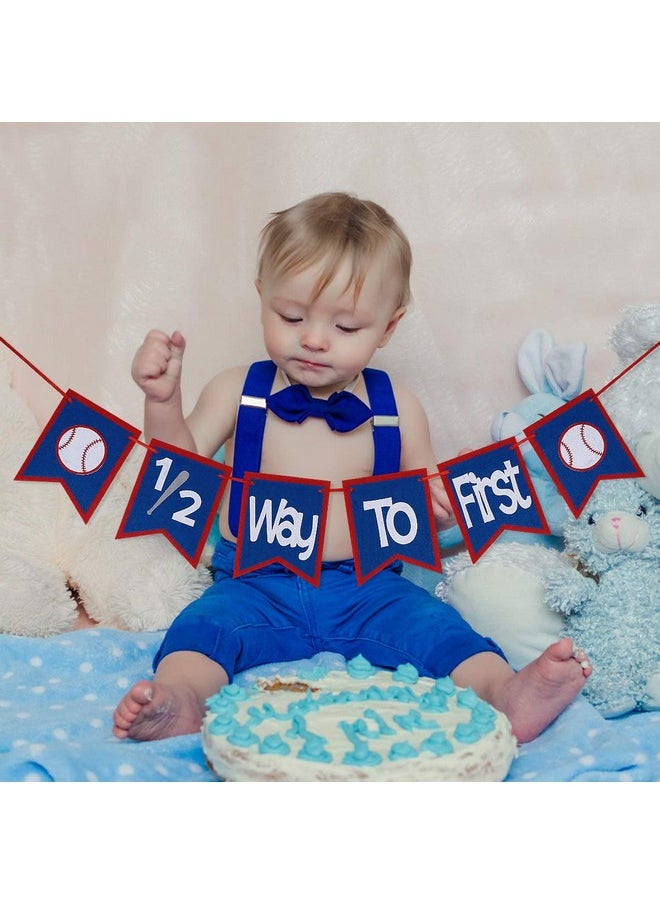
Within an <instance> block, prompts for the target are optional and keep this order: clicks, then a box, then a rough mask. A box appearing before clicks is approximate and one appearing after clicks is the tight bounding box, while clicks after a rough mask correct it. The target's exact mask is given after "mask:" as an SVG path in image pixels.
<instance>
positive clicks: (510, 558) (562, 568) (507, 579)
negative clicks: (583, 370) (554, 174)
mask: <svg viewBox="0 0 660 904" xmlns="http://www.w3.org/2000/svg"><path fill="white" fill-rule="evenodd" d="M659 339H660V306H658V305H643V306H641V307H636V308H630V309H628V310H627V311H626V312H625V313H624V315H623V316H622V319H621V321H620V322H619V323H618V324H617V326H616V327H615V329H614V330H613V333H612V337H611V340H610V341H611V345H612V347H613V348H614V350H615V351H616V352H617V355H618V356H619V359H620V366H619V367H618V368H617V371H616V373H615V374H614V375H613V376H617V375H618V374H620V373H621V372H622V371H623V370H624V369H625V368H626V367H628V365H630V364H632V363H633V362H634V361H636V360H637V359H638V358H639V357H640V355H642V354H643V353H644V352H645V351H646V350H647V349H649V348H651V347H652V346H653V345H654V344H655V343H656V342H658V341H659ZM600 398H601V400H602V402H603V405H604V406H605V407H606V408H607V409H608V411H609V413H610V416H611V417H612V419H613V421H614V423H615V424H616V425H617V427H618V428H619V430H620V432H621V434H622V436H623V437H624V440H625V441H626V443H627V444H628V445H629V446H630V448H631V450H632V451H633V453H634V454H635V456H636V458H637V460H638V462H639V464H640V466H641V467H642V469H643V470H644V472H645V477H644V478H643V479H640V480H639V481H638V483H640V484H643V486H644V488H645V489H646V490H647V491H648V492H650V493H651V494H652V495H653V496H655V497H660V352H658V351H656V352H654V353H653V354H652V355H649V356H648V357H647V358H645V359H644V361H642V362H641V363H640V364H638V365H636V366H635V367H634V368H633V369H632V370H631V371H629V372H628V373H627V374H626V375H625V376H623V377H622V378H621V379H620V380H616V381H615V382H614V383H613V385H612V386H611V387H610V388H609V389H608V390H607V391H606V392H604V393H603V394H602V395H601V397H600ZM606 483H607V484H610V483H612V484H617V483H619V481H607V482H606ZM566 523H567V522H566ZM656 569H657V565H656ZM573 570H574V563H573V562H572V560H571V559H569V558H568V556H567V555H566V554H564V553H562V552H560V551H558V550H552V549H544V548H542V547H540V546H538V545H523V544H522V543H519V542H511V543H509V542H507V543H503V542H497V543H495V544H494V545H493V546H492V547H491V548H490V549H489V550H487V552H486V553H485V555H484V556H482V557H481V558H480V559H479V561H478V562H477V563H476V564H474V565H473V564H472V563H471V560H470V558H469V556H468V555H467V553H461V554H460V555H458V556H454V557H453V558H448V559H446V560H444V561H443V575H442V579H441V581H440V583H439V584H438V585H437V588H436V594H437V596H439V597H440V599H442V600H444V601H445V602H447V603H449V604H450V605H452V606H454V608H456V609H458V611H459V612H461V614H462V615H463V616H464V617H465V618H466V619H467V620H468V621H470V622H471V623H472V624H474V626H475V627H476V628H477V630H479V631H480V632H481V633H483V634H486V635H488V636H490V637H492V638H493V639H494V640H495V641H496V642H497V643H498V644H499V645H500V647H501V648H502V649H503V650H504V653H505V654H506V656H507V658H508V659H509V662H510V663H511V665H512V666H513V667H514V668H517V669H518V668H522V667H523V666H525V665H526V664H527V663H528V662H530V660H531V659H533V658H535V657H536V656H538V655H539V654H540V653H541V652H542V651H543V650H544V649H545V648H546V647H547V646H548V644H549V643H552V642H553V641H554V640H556V639H557V638H558V637H559V636H560V635H561V634H562V633H565V630H566V627H565V616H564V614H563V613H562V612H561V611H552V610H550V609H549V608H548V607H547V605H546V591H545V585H544V579H545V575H546V574H547V573H549V572H551V571H552V572H554V573H555V574H563V573H564V572H573ZM655 581H656V584H657V582H658V573H657V570H656V574H655ZM654 618H655V620H656V623H657V613H656V614H655V615H654ZM587 650H589V648H588V646H587ZM589 652H591V651H589ZM590 681H591V679H590ZM645 693H646V694H647V695H648V701H649V705H650V701H651V700H654V699H655V700H658V699H660V670H659V671H658V672H656V674H655V675H651V676H649V678H648V682H647V687H646V691H645ZM623 705H624V704H622V706H623Z"/></svg>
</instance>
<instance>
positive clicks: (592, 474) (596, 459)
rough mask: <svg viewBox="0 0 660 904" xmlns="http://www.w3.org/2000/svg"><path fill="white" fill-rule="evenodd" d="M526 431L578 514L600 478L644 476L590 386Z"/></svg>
mask: <svg viewBox="0 0 660 904" xmlns="http://www.w3.org/2000/svg"><path fill="white" fill-rule="evenodd" d="M525 435H526V436H527V438H528V439H529V441H530V443H531V444H532V445H533V446H534V448H535V449H536V451H537V453H538V455H539V458H541V460H542V461H543V464H544V465H545V466H546V468H547V469H548V471H549V473H550V476H551V477H552V479H553V481H554V482H555V484H556V485H557V489H558V490H559V492H560V493H561V494H562V496H563V497H564V499H565V500H566V503H567V505H568V507H569V508H570V510H571V512H572V513H573V515H575V517H576V518H577V517H578V516H579V515H580V512H581V511H582V510H583V508H584V507H585V505H586V503H587V500H588V499H589V497H590V496H591V494H592V493H593V491H594V489H595V488H596V485H597V484H598V482H599V481H601V480H612V479H615V478H618V477H643V476H644V472H643V471H642V470H641V468H640V467H639V465H638V464H637V462H636V461H635V459H634V458H633V456H632V454H631V453H630V451H629V450H628V447H627V446H626V444H625V443H624V441H623V439H622V438H621V435H620V434H619V431H618V430H617V429H616V427H615V426H614V424H613V423H612V420H611V419H610V416H609V415H608V413H607V411H606V410H605V409H604V408H603V405H602V404H601V402H600V400H599V399H598V398H597V397H596V394H595V393H594V392H593V390H591V389H588V390H587V391H586V392H583V393H582V395H579V396H578V397H577V398H576V399H574V400H573V401H572V402H568V403H567V404H566V405H563V406H562V407H561V408H559V409H557V411H553V412H552V414H549V415H547V416H546V417H544V418H543V419H542V420H540V421H537V422H536V423H535V424H532V426H531V427H528V428H527V429H526V430H525Z"/></svg>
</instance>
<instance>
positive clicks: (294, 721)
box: [286, 715, 309, 738]
mask: <svg viewBox="0 0 660 904" xmlns="http://www.w3.org/2000/svg"><path fill="white" fill-rule="evenodd" d="M289 718H291V728H289V729H288V731H287V733H286V736H287V738H305V737H306V736H307V735H308V734H309V732H308V731H307V723H306V722H305V717H304V716H299V715H293V716H289Z"/></svg>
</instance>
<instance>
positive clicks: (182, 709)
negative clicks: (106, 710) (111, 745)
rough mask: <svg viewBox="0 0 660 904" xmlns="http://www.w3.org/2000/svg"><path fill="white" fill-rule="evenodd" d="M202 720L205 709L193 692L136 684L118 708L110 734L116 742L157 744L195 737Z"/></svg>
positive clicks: (159, 684) (167, 686)
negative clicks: (186, 735) (157, 742)
mask: <svg viewBox="0 0 660 904" xmlns="http://www.w3.org/2000/svg"><path fill="white" fill-rule="evenodd" d="M203 717H204V707H203V706H202V705H201V704H200V702H199V698H198V696H197V694H196V693H195V691H194V690H193V689H192V688H189V687H185V686H184V687H181V686H176V687H173V686H171V685H169V684H162V683H159V682H156V681H138V683H137V684H135V685H133V687H132V688H131V689H130V691H129V692H128V693H127V694H126V696H125V697H123V699H122V700H121V701H120V703H119V705H118V706H117V708H116V710H115V713H114V728H113V729H112V733H113V734H114V735H115V736H116V737H118V738H132V739H133V740H135V741H157V740H160V739H161V738H171V737H174V736H175V735H183V734H195V733H196V732H198V731H199V730H200V728H201V724H202V719H203Z"/></svg>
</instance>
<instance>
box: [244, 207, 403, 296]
mask: <svg viewBox="0 0 660 904" xmlns="http://www.w3.org/2000/svg"><path fill="white" fill-rule="evenodd" d="M381 254H382V255H383V257H382V260H384V261H385V260H386V261H387V263H388V264H390V265H393V266H394V267H395V268H396V269H398V270H399V274H400V280H401V290H400V295H399V298H398V303H399V304H401V305H405V304H407V303H408V301H409V299H410V269H411V266H412V252H411V249H410V244H409V242H408V239H407V238H406V236H405V235H404V233H403V231H402V230H401V228H400V226H399V225H398V223H397V222H396V220H395V219H394V218H393V217H392V216H390V214H389V213H388V212H387V211H386V210H385V209H384V208H383V207H381V206H380V205H379V204H376V203H375V202H373V201H365V200H361V199H360V198H357V197H355V196H354V195H350V194H347V193H346V192H326V193H324V194H319V195H314V196H313V197H311V198H308V199H307V200H305V201H301V202H300V203H299V204H296V205H295V206H294V207H289V208H288V209H287V210H281V211H279V212H277V213H274V214H273V216H272V218H271V219H270V220H269V221H268V223H267V224H266V225H265V226H264V228H263V229H262V231H261V241H260V244H259V254H258V261H257V279H261V278H262V276H263V274H264V273H265V272H266V271H267V272H269V273H273V274H275V275H276V276H282V275H284V274H287V273H296V272H299V271H301V270H305V269H306V268H307V267H310V266H313V265H314V264H319V263H323V265H324V266H323V269H322V271H321V274H320V276H319V278H318V280H317V283H316V285H315V287H314V292H313V297H312V300H315V299H316V298H318V296H319V295H320V294H321V292H322V291H323V290H324V289H325V287H326V286H327V285H328V284H329V283H330V282H331V281H332V279H333V278H334V276H335V274H336V272H337V269H338V267H339V265H340V264H341V263H342V262H343V260H344V259H345V258H346V256H348V258H349V260H350V262H351V275H350V278H349V281H348V285H347V287H346V288H348V287H350V286H352V287H353V291H354V297H355V299H356V300H357V298H358V296H359V294H360V290H361V288H362V286H363V284H364V280H365V278H366V276H367V271H368V269H369V267H370V266H372V264H373V263H374V260H375V258H376V256H377V255H381Z"/></svg>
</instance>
